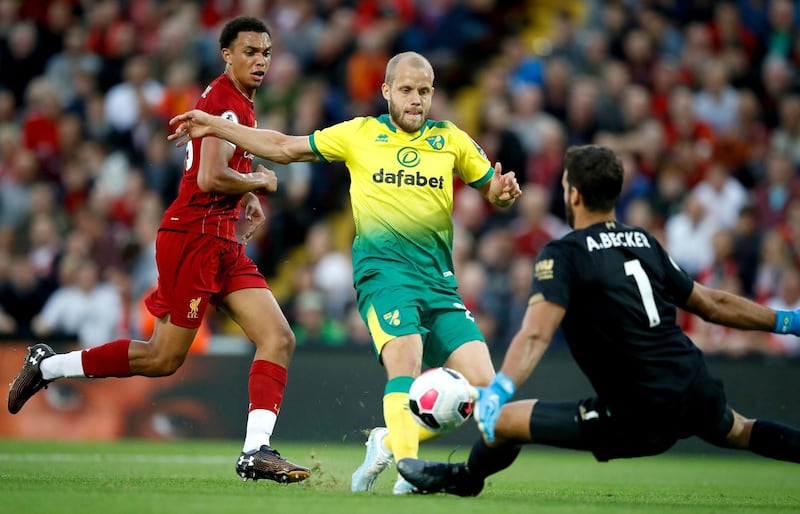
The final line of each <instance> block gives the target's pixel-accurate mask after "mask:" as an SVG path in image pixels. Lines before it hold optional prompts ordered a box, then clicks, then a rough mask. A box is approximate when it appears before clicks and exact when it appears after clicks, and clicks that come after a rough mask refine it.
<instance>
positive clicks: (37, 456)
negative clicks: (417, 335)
mask: <svg viewBox="0 0 800 514" xmlns="http://www.w3.org/2000/svg"><path fill="white" fill-rule="evenodd" d="M235 460H236V456H235V455H234V456H231V457H222V456H218V457H209V456H202V455H104V454H100V453H88V454H82V453H80V454H77V453H0V461H15V462H117V463H119V462H123V463H135V464H152V463H159V464H209V465H211V464H214V465H216V464H230V463H231V462H234V461H235Z"/></svg>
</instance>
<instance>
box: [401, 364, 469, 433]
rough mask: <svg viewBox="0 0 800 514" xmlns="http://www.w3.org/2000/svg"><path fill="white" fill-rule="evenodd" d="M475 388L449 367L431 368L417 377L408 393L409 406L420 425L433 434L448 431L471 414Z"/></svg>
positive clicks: (459, 424) (460, 423)
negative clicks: (471, 393)
mask: <svg viewBox="0 0 800 514" xmlns="http://www.w3.org/2000/svg"><path fill="white" fill-rule="evenodd" d="M471 389H472V386H471V385H470V384H469V382H467V379H466V378H464V375H462V374H461V373H459V372H458V371H456V370H453V369H449V368H431V369H429V370H427V371H425V372H424V373H422V374H421V375H420V376H418V377H417V378H416V379H415V380H414V382H413V383H412V384H411V389H410V390H409V391H408V405H409V407H410V408H411V414H412V415H413V417H414V419H415V420H416V422H417V423H419V424H420V425H422V426H423V427H425V428H427V429H428V430H430V431H431V432H436V433H440V434H442V433H445V432H449V431H451V430H453V429H455V428H457V427H459V426H461V425H462V424H463V423H464V421H466V420H467V419H468V418H469V417H470V416H471V415H472V406H473V401H472V398H471V397H470V390H471Z"/></svg>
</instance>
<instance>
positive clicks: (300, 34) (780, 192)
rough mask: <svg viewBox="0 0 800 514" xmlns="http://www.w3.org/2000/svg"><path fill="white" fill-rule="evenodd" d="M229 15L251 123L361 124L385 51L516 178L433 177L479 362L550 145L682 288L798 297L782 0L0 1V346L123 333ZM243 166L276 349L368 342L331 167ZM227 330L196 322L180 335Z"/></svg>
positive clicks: (748, 341) (790, 4)
mask: <svg viewBox="0 0 800 514" xmlns="http://www.w3.org/2000/svg"><path fill="white" fill-rule="evenodd" d="M537 6H538V7H537ZM537 13H538V14H540V15H541V16H543V17H544V16H547V24H546V27H542V25H543V24H542V21H543V20H542V19H533V18H534V17H535V16H536V15H537ZM239 14H249V15H254V16H258V17H260V18H262V19H264V20H265V21H266V22H267V23H268V25H269V26H270V28H271V30H272V40H273V43H274V45H275V47H274V52H273V58H272V65H271V68H270V70H269V72H268V76H267V80H266V82H265V85H264V86H263V88H262V90H261V91H259V92H258V94H257V98H256V113H257V117H258V123H259V126H260V127H262V128H264V127H268V128H274V129H277V130H281V131H284V132H287V133H292V134H308V133H311V132H313V131H314V130H316V129H318V128H322V127H324V126H327V125H329V124H332V123H335V122H338V121H342V120H345V119H348V118H351V117H353V116H359V115H375V114H380V113H383V112H385V109H386V106H385V101H383V99H382V98H381V97H380V95H379V89H380V84H381V82H382V81H383V71H384V67H385V64H386V62H387V60H388V59H389V57H391V55H392V54H394V53H395V52H398V51H405V50H414V51H418V52H420V53H422V54H424V55H426V56H427V57H428V58H429V59H430V60H431V62H432V63H433V65H434V69H435V71H436V82H435V85H436V88H437V89H436V95H435V97H434V105H433V107H432V109H431V118H433V119H450V120H453V121H455V122H456V123H457V124H459V125H460V126H461V127H462V128H464V129H465V130H467V131H468V132H469V133H470V134H471V135H472V136H473V138H474V139H475V140H476V141H477V142H478V143H479V144H480V145H481V146H482V147H483V149H484V150H485V151H486V153H487V154H488V156H489V158H490V159H491V160H492V162H496V161H500V162H502V164H503V169H504V170H505V171H510V170H513V171H515V172H516V174H517V177H518V179H519V181H520V183H521V184H522V185H523V191H524V192H523V196H522V197H521V198H520V199H519V201H518V202H517V203H516V205H515V206H514V207H513V208H512V209H508V210H504V211H499V210H496V209H494V208H492V207H491V206H490V205H488V204H487V203H486V202H485V201H484V200H483V199H482V197H480V195H479V194H478V193H477V192H475V191H474V190H472V189H471V188H469V187H464V186H463V185H462V184H456V190H455V210H454V222H455V226H456V237H455V241H454V246H455V248H454V258H455V266H456V270H455V271H456V276H457V277H458V280H459V284H460V291H461V294H462V296H463V298H464V300H465V304H466V305H467V307H468V308H470V309H471V310H472V312H473V313H474V314H475V316H476V318H477V319H478V321H479V323H480V325H481V328H482V329H483V331H484V334H485V335H486V337H487V341H488V342H489V344H490V347H491V348H492V351H493V352H497V354H498V355H499V354H500V353H501V352H502V351H503V350H504V348H505V346H506V345H507V344H508V342H509V340H510V338H511V336H513V333H514V332H515V331H516V329H517V327H518V326H519V322H520V320H521V316H522V314H523V312H524V310H525V308H526V306H527V299H528V298H527V295H528V292H529V286H530V282H531V274H532V262H533V259H534V258H535V256H536V254H537V253H538V251H539V249H540V248H541V247H542V245H544V244H545V243H546V242H547V241H549V240H551V239H553V238H557V237H560V236H562V235H563V234H565V233H566V232H567V231H568V230H569V227H567V226H566V224H565V222H564V216H563V214H564V213H563V202H562V191H561V184H560V176H561V171H562V162H561V159H562V155H563V153H564V150H565V149H566V148H567V147H568V146H569V145H572V144H585V143H599V144H603V145H607V146H610V147H612V148H614V149H615V150H616V151H617V152H619V154H620V156H621V157H622V159H623V163H624V166H625V173H626V180H625V186H624V191H623V195H622V198H621V201H620V204H619V212H618V216H619V219H620V220H622V221H624V222H626V223H629V224H632V225H637V226H642V227H644V228H646V229H648V230H650V231H652V232H653V233H654V234H656V235H657V237H659V238H660V239H661V241H662V242H663V244H664V245H665V247H666V248H667V250H668V251H669V252H670V254H671V256H672V257H673V259H674V260H675V261H676V262H677V263H678V264H680V265H681V266H682V267H683V268H684V269H685V270H686V271H687V272H689V273H690V274H692V275H693V276H694V277H695V278H696V279H697V280H698V281H699V282H702V283H704V284H707V285H711V286H714V287H719V288H723V289H726V290H729V291H733V292H736V293H740V294H743V295H746V296H748V297H750V298H753V299H755V300H757V301H759V302H762V303H765V304H767V305H770V306H772V307H776V308H782V309H798V308H800V271H799V270H800V266H799V265H800V178H799V176H798V173H800V28H798V20H800V7H798V5H797V3H796V2H794V1H792V0H731V1H711V0H698V1H688V0H652V1H645V0H625V1H619V0H609V1H601V0H592V1H586V2H578V1H566V2H536V1H535V0H530V1H525V0H520V1H500V0H461V1H459V0H427V1H424V2H423V1H419V0H351V1H347V0H316V1H310V0H308V1H304V0H271V1H269V0H209V1H205V2H202V1H191V0H165V1H156V0H41V1H37V2H22V1H16V0H0V335H2V336H3V337H6V338H36V337H44V338H47V337H72V338H77V340H78V341H80V344H82V345H84V346H92V345H95V344H98V343H103V342H105V341H108V340H112V339H115V338H117V337H119V336H120V335H125V334H132V335H133V336H136V337H147V335H148V330H150V329H151V327H152V319H150V318H149V314H148V313H147V312H146V309H143V308H142V306H141V299H142V298H143V296H144V295H146V294H147V293H148V292H149V291H150V290H151V288H152V287H153V286H154V284H155V282H156V278H157V270H156V269H155V260H154V241H155V233H156V230H157V227H158V223H159V221H160V218H161V215H162V213H163V210H164V208H165V206H166V205H168V204H169V203H170V202H171V201H172V199H173V198H174V196H175V194H176V191H177V184H178V182H179V180H180V176H181V172H182V169H183V156H184V150H183V149H182V148H175V147H174V146H173V145H172V144H171V143H169V142H168V141H167V140H166V135H167V134H168V133H169V132H170V127H168V125H167V122H168V120H169V119H170V118H171V117H172V116H174V115H175V114H178V113H180V112H183V111H185V110H188V109H190V108H192V107H193V106H194V104H195V102H196V100H197V98H198V97H199V95H200V93H201V92H202V90H203V88H204V87H205V85H206V84H207V83H208V82H209V81H210V80H211V79H213V78H214V77H215V76H217V75H218V74H219V73H221V71H222V60H221V58H220V57H219V46H218V42H217V41H218V37H219V29H220V28H221V26H222V24H224V22H225V21H227V20H228V19H230V18H231V17H233V16H236V15H239ZM532 27H536V29H537V30H536V32H535V34H534V32H532ZM532 34H533V35H532ZM265 164H266V165H267V166H268V167H271V168H273V169H275V171H276V173H278V176H279V184H280V186H279V191H278V192H277V193H276V194H274V195H271V196H269V197H265V198H264V208H265V212H266V213H267V215H268V220H269V221H268V225H269V226H268V228H267V229H266V230H265V231H264V232H263V233H262V234H261V235H260V236H259V237H258V238H257V239H256V240H255V241H253V242H251V243H250V244H249V245H248V252H249V254H250V255H251V256H252V257H253V258H254V259H255V261H256V263H257V264H258V265H259V268H260V269H261V271H262V272H263V273H264V274H265V275H266V276H267V278H268V280H270V281H272V280H273V279H274V280H276V281H277V280H279V277H278V275H279V274H280V273H286V271H285V267H284V266H282V265H283V264H285V263H286V262H287V261H289V260H296V261H298V262H294V264H295V265H294V266H292V267H290V268H289V269H290V271H289V273H290V274H291V277H290V278H289V282H290V284H291V285H290V287H289V288H288V292H287V293H286V294H285V295H283V296H281V297H279V301H280V302H281V304H282V305H283V307H284V311H285V312H286V314H287V317H288V318H289V320H290V322H291V323H292V326H293V328H294V329H295V333H296V335H297V340H298V345H300V346H304V345H306V346H333V347H346V346H368V345H369V335H368V333H367V331H366V328H365V327H364V324H363V322H362V321H361V319H360V317H359V316H358V312H357V311H356V309H355V306H354V296H353V288H352V284H351V280H350V273H351V267H350V266H351V265H350V256H349V253H348V251H349V248H348V247H347V244H341V241H342V240H343V239H344V240H345V241H346V240H347V238H348V236H349V235H351V234H350V232H348V231H347V228H345V229H344V231H343V228H342V226H343V224H342V223H340V222H336V220H339V219H341V214H342V213H343V212H344V211H346V209H347V205H348V199H347V194H348V187H349V179H348V176H347V171H346V170H345V169H344V168H343V167H341V166H340V165H322V164H317V163H295V164H291V165H285V166H278V165H274V164H272V163H265ZM345 225H346V224H345ZM343 235H344V237H342V236H343ZM298 248H299V249H301V250H302V252H301V253H296V252H294V250H296V249H298ZM276 283H277V282H276ZM682 322H683V324H684V326H685V328H686V330H687V331H688V332H689V333H690V335H691V336H692V337H693V338H694V339H695V341H696V342H697V343H698V345H699V346H701V348H703V349H704V350H706V351H708V352H722V353H726V354H728V355H734V356H744V355H761V354H771V355H782V356H795V355H800V340H798V339H797V338H795V337H792V336H777V335H763V334H753V333H748V332H738V331H733V330H729V329H723V328H721V327H716V326H712V325H709V324H706V323H705V322H703V321H702V320H700V319H696V318H693V317H691V316H688V315H683V319H682ZM228 330H230V329H229V325H228V324H227V323H226V322H225V319H224V317H223V316H222V315H221V314H219V313H211V315H210V316H209V319H208V320H207V323H206V326H205V327H204V335H203V337H205V338H213V337H214V336H215V335H225V334H226V332H227V331H228ZM554 344H555V347H556V348H563V345H562V343H560V342H559V341H558V340H557V341H556V342H555V343H554ZM206 347H207V346H203V345H199V348H206Z"/></svg>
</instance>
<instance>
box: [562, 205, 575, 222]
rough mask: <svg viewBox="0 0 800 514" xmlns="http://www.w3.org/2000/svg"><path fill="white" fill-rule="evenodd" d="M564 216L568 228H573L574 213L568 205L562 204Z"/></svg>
mask: <svg viewBox="0 0 800 514" xmlns="http://www.w3.org/2000/svg"><path fill="white" fill-rule="evenodd" d="M564 216H565V217H566V218H567V224H568V225H569V228H575V211H574V210H573V209H572V206H571V205H570V204H569V203H566V202H565V203H564Z"/></svg>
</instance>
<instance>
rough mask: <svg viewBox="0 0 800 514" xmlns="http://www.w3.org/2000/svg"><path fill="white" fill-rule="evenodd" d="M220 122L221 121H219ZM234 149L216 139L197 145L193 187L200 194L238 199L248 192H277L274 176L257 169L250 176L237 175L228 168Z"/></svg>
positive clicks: (272, 173)
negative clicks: (214, 194)
mask: <svg viewBox="0 0 800 514" xmlns="http://www.w3.org/2000/svg"><path fill="white" fill-rule="evenodd" d="M220 119H221V118H220ZM234 150H235V148H234V147H233V146H231V144H230V143H227V142H225V141H223V140H222V139H218V138H216V137H205V138H203V139H202V140H201V142H200V164H199V167H198V170H197V187H199V188H200V190H201V191H203V192H204V193H221V194H226V195H241V194H244V193H249V192H252V191H266V192H268V193H273V192H275V190H277V188H278V177H277V176H275V172H274V171H272V170H270V169H267V168H265V167H264V166H260V165H259V166H258V168H256V170H255V171H253V172H252V173H239V172H238V171H236V170H234V169H231V167H230V166H228V162H230V160H231V158H232V157H233V153H234Z"/></svg>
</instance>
